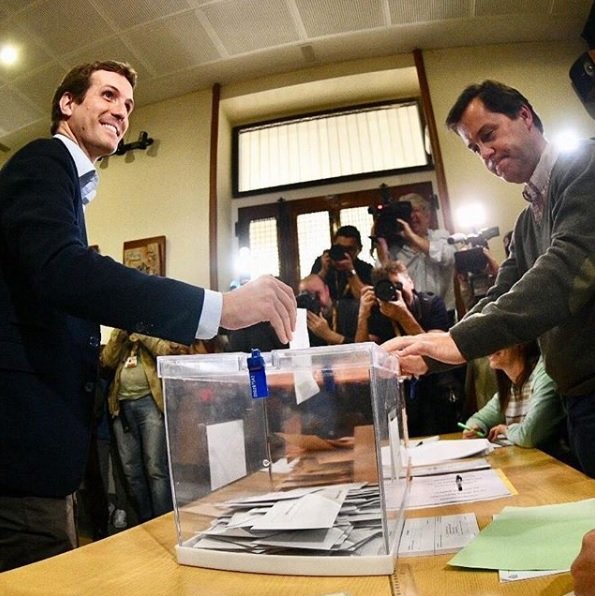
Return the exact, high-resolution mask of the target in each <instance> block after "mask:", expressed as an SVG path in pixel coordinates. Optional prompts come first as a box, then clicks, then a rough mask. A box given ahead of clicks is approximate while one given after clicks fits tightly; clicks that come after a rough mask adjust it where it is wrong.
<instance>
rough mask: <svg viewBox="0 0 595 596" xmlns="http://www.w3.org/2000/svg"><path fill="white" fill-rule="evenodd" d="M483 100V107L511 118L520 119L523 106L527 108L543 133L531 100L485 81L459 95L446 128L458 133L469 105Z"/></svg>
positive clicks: (499, 84)
mask: <svg viewBox="0 0 595 596" xmlns="http://www.w3.org/2000/svg"><path fill="white" fill-rule="evenodd" d="M475 98H477V99H479V100H481V102H482V103H483V105H484V106H485V107H486V108H487V109H488V110H490V112H496V113H499V114H504V115H506V116H508V117H509V118H512V119H514V118H518V115H519V112H520V111H521V108H522V107H523V106H526V107H527V108H529V110H530V111H531V114H533V122H534V123H535V126H536V127H537V128H538V129H539V130H540V131H541V132H543V123H542V122H541V118H540V117H539V116H538V115H537V112H535V110H534V109H533V106H532V105H531V103H530V102H529V100H528V99H527V98H526V97H525V96H524V95H523V94H522V93H520V91H517V90H516V89H514V88H513V87H509V86H508V85H505V84H504V83H499V82H498V81H490V80H487V81H484V82H483V83H479V84H475V85H469V86H468V87H466V88H465V89H463V92H462V93H461V94H460V95H459V98H458V99H457V101H456V102H455V104H454V105H453V106H452V108H451V109H450V112H449V113H448V116H447V117H446V126H447V127H448V128H449V129H450V130H453V131H454V132H456V131H457V130H456V129H457V126H458V125H459V122H460V121H461V118H462V117H463V114H464V113H465V110H466V109H467V107H468V106H469V104H470V103H471V102H472V101H473V100H474V99H475Z"/></svg>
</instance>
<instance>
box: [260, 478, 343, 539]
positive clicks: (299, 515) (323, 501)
mask: <svg viewBox="0 0 595 596" xmlns="http://www.w3.org/2000/svg"><path fill="white" fill-rule="evenodd" d="M346 495H347V490H346V489H344V488H343V489H334V488H328V489H325V490H323V491H320V492H317V493H314V494H307V495H304V496H303V497H300V498H298V499H293V500H285V501H279V502H277V503H275V504H274V505H273V506H272V507H271V509H270V510H269V512H268V513H267V514H266V515H264V516H263V517H261V518H260V519H259V520H258V521H256V522H255V523H254V524H253V525H252V529H253V530H314V529H320V528H332V527H333V524H334V523H335V519H336V518H337V515H338V514H339V511H340V510H341V505H342V504H343V501H344V500H345V496H346Z"/></svg>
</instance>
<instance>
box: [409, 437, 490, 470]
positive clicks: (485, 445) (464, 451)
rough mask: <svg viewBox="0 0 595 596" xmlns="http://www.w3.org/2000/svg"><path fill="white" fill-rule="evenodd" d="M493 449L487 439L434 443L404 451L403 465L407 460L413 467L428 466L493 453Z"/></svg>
mask: <svg viewBox="0 0 595 596" xmlns="http://www.w3.org/2000/svg"><path fill="white" fill-rule="evenodd" d="M492 449H493V447H492V446H491V444H490V442H489V441H488V440H487V439H457V440H452V441H433V442H429V443H424V444H423V445H419V446H417V447H411V446H410V447H407V448H406V449H403V450H402V452H401V453H402V456H403V465H407V458H410V459H411V465H412V466H428V465H432V464H437V463H440V462H444V461H448V460H453V459H461V458H465V457H471V456H472V455H483V454H484V453H489V452H490V451H492Z"/></svg>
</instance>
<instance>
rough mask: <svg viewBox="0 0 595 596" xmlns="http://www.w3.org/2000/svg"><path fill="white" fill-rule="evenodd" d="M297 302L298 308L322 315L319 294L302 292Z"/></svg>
mask: <svg viewBox="0 0 595 596" xmlns="http://www.w3.org/2000/svg"><path fill="white" fill-rule="evenodd" d="M295 301H296V302H297V307H298V308H305V309H306V310H309V311H310V312H313V313H314V314H316V315H319V314H320V309H321V304H320V300H319V298H318V295H317V294H312V293H311V292H300V293H299V294H298V295H297V296H296V298H295Z"/></svg>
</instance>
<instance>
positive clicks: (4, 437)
mask: <svg viewBox="0 0 595 596" xmlns="http://www.w3.org/2000/svg"><path fill="white" fill-rule="evenodd" d="M135 83H136V73H135V72H134V70H133V69H132V68H131V67H130V66H129V65H126V64H122V63H118V62H111V61H107V62H95V63H92V64H85V65H81V66H78V67H75V68H73V69H72V70H71V71H70V72H69V73H68V74H67V75H66V77H65V78H64V80H63V81H62V83H61V85H60V86H59V87H58V89H57V90H56V92H55V95H54V99H53V103H52V127H51V132H52V134H54V135H55V136H54V138H51V139H38V140H36V141H33V142H32V143H29V144H28V145H27V146H25V147H24V148H23V149H21V150H20V151H18V152H17V153H16V154H15V155H14V156H12V158H11V159H10V160H9V161H8V162H7V163H6V164H5V165H4V167H3V168H2V171H1V172H0V571H4V570H7V569H11V568H13V567H17V566H20V565H23V564H26V563H30V562H33V561H36V560H40V559H43V558H46V557H48V556H51V555H54V554H59V553H61V552H64V551H66V550H69V549H70V548H72V547H73V546H75V544H76V532H75V526H74V517H73V514H72V496H71V495H72V493H74V491H75V490H76V489H77V487H78V486H79V484H80V482H81V479H82V477H83V472H84V468H85V463H86V459H87V454H88V445H89V436H90V430H91V420H92V412H93V397H94V394H95V384H96V378H97V364H98V353H99V345H100V334H99V326H98V323H102V324H105V325H109V326H112V327H119V328H124V329H130V330H132V331H135V332H137V333H143V334H145V335H156V336H160V337H163V338H165V339H169V340H172V341H175V342H178V343H181V344H191V343H192V342H193V341H194V339H195V338H196V337H199V338H208V337H211V336H213V335H215V334H216V333H217V329H218V327H219V326H222V327H225V328H231V329H233V328H238V327H243V326H246V325H251V324H253V323H256V322H258V321H262V320H270V321H271V323H272V325H273V327H274V328H275V330H276V331H277V333H278V334H279V336H280V338H281V340H282V341H287V340H288V339H289V338H290V336H291V333H292V329H293V326H294V324H295V323H294V321H295V298H294V296H293V292H292V290H291V288H289V287H288V286H286V285H285V284H282V283H281V282H279V281H278V280H276V279H274V278H273V277H272V276H266V277H263V278H260V279H259V280H256V281H255V282H253V283H249V284H246V285H245V286H244V287H243V288H240V289H238V290H236V291H234V292H231V293H226V294H220V293H218V292H212V291H210V290H205V289H203V288H199V287H194V286H191V285H189V284H186V283H183V282H180V281H174V280H171V279H167V278H164V277H157V276H149V275H145V274H142V273H140V272H138V271H135V270H134V269H130V268H127V267H124V266H123V265H121V264H119V263H116V262H115V261H113V260H112V259H110V258H108V257H104V256H101V255H99V254H98V253H96V252H95V251H93V250H90V249H89V248H88V246H87V236H86V232H85V220H84V213H83V209H84V205H85V204H86V203H88V202H89V201H90V200H91V199H92V198H93V195H94V194H95V186H96V183H97V173H96V170H95V163H96V161H97V160H98V159H99V158H100V157H102V156H105V155H109V154H111V153H113V152H114V151H115V150H116V148H117V146H118V143H119V142H120V141H121V140H122V138H123V136H124V134H125V132H126V130H127V128H128V118H129V116H130V113H131V112H132V109H133V107H134V99H133V88H134V85H135ZM245 304H251V305H252V306H251V308H250V309H247V308H245Z"/></svg>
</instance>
